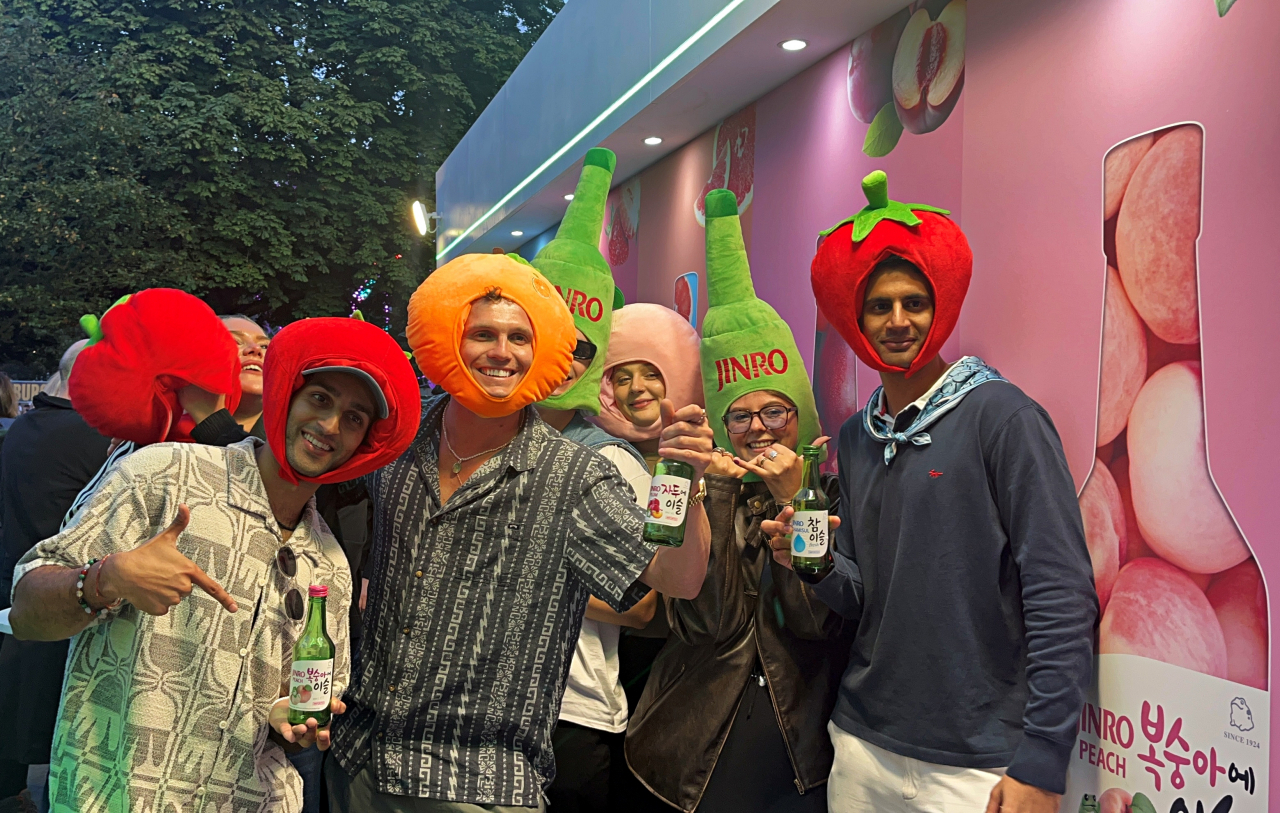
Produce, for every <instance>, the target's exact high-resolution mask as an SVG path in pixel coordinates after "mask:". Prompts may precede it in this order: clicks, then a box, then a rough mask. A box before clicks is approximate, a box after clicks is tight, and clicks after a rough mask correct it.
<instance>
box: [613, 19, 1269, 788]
mask: <svg viewBox="0 0 1280 813" xmlns="http://www.w3.org/2000/svg"><path fill="white" fill-rule="evenodd" d="M1277 31H1280V6H1278V5H1277V4H1275V3H1274V2H1270V0H1239V2H1237V3H1236V4H1235V6H1234V7H1233V8H1232V9H1231V11H1230V12H1229V13H1228V14H1227V15H1226V16H1225V17H1222V18H1219V16H1218V14H1217V12H1216V9H1215V5H1214V3H1213V2H1212V0H1040V1H1039V2H1035V3H1027V2H1022V0H972V2H971V3H970V4H969V10H968V31H967V46H966V48H967V55H966V68H965V70H966V74H965V89H964V91H963V95H962V96H961V100H960V103H959V106H957V108H956V109H955V111H954V112H953V113H952V114H951V116H950V118H949V119H948V120H947V121H946V122H945V123H944V124H943V125H942V126H941V127H940V128H939V129H938V130H936V131H935V132H932V133H929V134H926V135H910V134H906V135H904V136H903V137H902V140H901V142H900V143H899V144H898V146H897V147H896V148H895V149H894V150H893V151H892V152H891V153H889V154H888V155H887V156H885V157H883V158H870V157H868V156H867V155H865V154H864V153H863V151H862V143H863V138H864V136H865V134H866V132H867V125H866V124H863V123H862V122H859V121H858V120H857V119H855V118H854V116H853V115H852V114H851V112H850V108H849V104H848V101H847V94H846V75H847V66H848V49H846V48H842V49H840V50H839V51H837V52H836V53H834V54H832V55H831V56H830V57H828V58H826V59H824V60H823V61H821V62H819V63H818V64H817V65H815V66H814V67H813V68H811V69H810V70H808V71H807V72H805V73H804V74H801V75H800V76H798V77H796V78H795V79H793V80H791V81H790V82H788V83H787V84H785V85H784V86H782V87H780V88H778V89H776V90H775V91H773V92H772V93H770V94H768V95H766V96H764V97H762V98H761V99H759V100H758V101H757V102H756V133H755V139H756V140H755V155H754V160H755V185H754V197H753V201H752V203H751V205H750V208H749V209H748V210H747V212H746V213H745V216H744V219H745V220H746V221H747V223H748V235H749V236H748V241H749V253H750V258H751V263H752V269H753V274H754V277H755V283H756V289H757V292H758V293H759V295H760V296H761V297H762V298H764V299H765V300H767V301H769V302H770V303H771V304H773V305H774V307H775V308H777V310H778V311H779V313H780V314H782V316H783V317H784V318H785V319H786V320H787V321H788V322H789V323H790V324H791V326H792V329H793V331H794V333H795V334H796V338H797V342H798V344H799V346H800V348H801V351H802V353H804V354H805V362H806V365H807V366H808V367H809V369H810V370H812V369H813V357H812V348H813V345H812V337H813V335H814V330H815V325H816V322H817V314H816V309H815V304H814V300H813V296H812V293H811V291H810V288H809V282H808V279H809V270H808V269H809V262H810V260H811V258H812V256H813V252H814V245H815V239H816V236H817V234H818V232H819V231H820V230H822V229H824V228H826V227H828V226H830V225H832V224H833V223H835V222H836V221H838V220H840V219H842V218H844V217H846V216H848V215H851V214H852V213H854V212H855V211H856V210H857V209H859V208H861V206H862V205H863V204H864V199H863V196H862V193H861V190H860V187H859V181H860V179H861V178H862V177H863V176H864V175H865V174H866V173H868V172H870V171H871V170H873V169H884V170H885V171H886V172H887V173H888V176H889V182H890V195H891V197H893V198H895V199H898V200H905V201H914V202H924V203H931V204H934V205H938V206H942V207H946V208H948V209H951V210H952V217H953V218H956V219H957V220H958V221H959V222H960V223H961V225H962V227H963V228H964V230H965V232H966V233H967V234H968V237H969V240H970V242H971V244H972V246H973V249H974V255H975V269H974V278H973V284H972V287H971V288H970V291H969V295H968V299H967V302H966V305H965V310H964V312H963V315H962V317H961V322H960V325H959V327H958V329H957V331H956V334H955V335H954V336H953V338H952V340H951V341H950V342H949V343H948V346H947V348H946V350H945V351H944V355H945V356H947V357H948V358H954V357H956V356H958V355H960V354H967V353H973V354H977V355H980V356H982V357H983V358H985V359H986V360H988V361H989V362H991V363H992V364H993V365H994V366H996V367H997V368H998V369H1000V370H1001V371H1002V372H1003V373H1004V374H1005V375H1007V376H1008V377H1009V378H1010V379H1011V380H1012V381H1014V382H1015V383H1016V384H1018V385H1019V386H1020V387H1022V388H1023V389H1024V390H1026V391H1027V392H1028V393H1029V394H1030V395H1031V396H1032V397H1033V398H1035V399H1036V400H1038V401H1039V402H1040V403H1042V404H1043V405H1044V406H1045V407H1046V408H1047V409H1048V411H1049V413H1050V414H1051V415H1052V417H1053V419H1054V421H1055V423H1056V424H1057V427H1058V430H1059V432H1060V434H1061V436H1062V439H1063V444H1064V447H1065V449H1066V452H1067V457H1068V461H1069V463H1070V466H1071V469H1072V473H1073V475H1074V478H1075V481H1076V484H1077V486H1080V485H1082V484H1083V482H1084V480H1085V478H1086V477H1087V476H1088V474H1089V471H1090V467H1091V465H1092V462H1093V459H1094V438H1095V419H1096V414H1097V403H1098V401H1097V392H1098V375H1099V343H1100V334H1101V320H1102V304H1103V291H1104V281H1105V267H1106V266H1105V260H1104V255H1103V247H1102V239H1103V238H1102V220H1101V217H1100V211H1101V199H1102V158H1103V156H1104V155H1105V154H1106V152H1107V151H1108V149H1110V148H1111V147H1112V146H1113V145H1115V144H1117V143H1119V142H1121V141H1125V140H1126V139H1129V138H1131V137H1133V136H1135V135H1137V134H1139V133H1142V132H1144V131H1148V130H1153V129H1156V128H1160V127H1165V126H1168V125H1170V124H1174V123H1177V122H1186V121H1194V122H1199V123H1200V124H1202V125H1203V127H1204V131H1205V138H1204V145H1205V152H1204V192H1203V225H1202V231H1201V236H1200V241H1199V275H1200V277H1199V280H1200V308H1201V329H1202V332H1201V341H1202V348H1203V362H1204V389H1205V402H1206V424H1207V437H1208V449H1209V452H1208V453H1209V459H1210V464H1211V468H1212V471H1213V474H1214V477H1215V480H1216V482H1217V484H1218V486H1219V487H1220V489H1221V492H1222V494H1223V496H1224V498H1225V499H1226V501H1227V503H1228V504H1229V506H1230V508H1231V510H1232V512H1233V513H1234V516H1235V517H1236V519H1237V520H1238V522H1239V525H1240V527H1241V530H1242V531H1243V532H1244V535H1245V536H1246V538H1247V539H1248V540H1249V542H1250V544H1251V546H1252V548H1253V550H1254V552H1255V554H1256V556H1257V559H1258V562H1259V564H1260V566H1261V567H1262V570H1263V573H1264V575H1265V574H1269V573H1273V572H1276V570H1277V568H1280V549H1278V546H1277V544H1276V535H1275V533H1274V531H1273V529H1274V528H1275V527H1277V525H1280V501H1277V500H1276V499H1275V496H1274V495H1275V493H1276V490H1277V485H1278V484H1280V476H1278V475H1277V474H1276V473H1275V471H1276V468H1275V461H1276V460H1277V459H1280V430H1277V429H1276V427H1275V418H1276V416H1277V415H1278V414H1280V410H1278V408H1277V406H1276V405H1277V403H1278V402H1280V376H1277V375H1276V374H1275V373H1274V372H1273V371H1272V369H1271V365H1270V364H1268V363H1267V362H1268V360H1269V353H1270V352H1271V350H1272V348H1274V347H1277V346H1280V318H1277V316H1276V313H1275V307H1276V305H1275V303H1277V302H1278V301H1280V241H1278V240H1277V239H1276V238H1275V237H1274V234H1275V233H1276V231H1277V227H1276V225H1275V224H1274V222H1273V221H1274V219H1275V217H1276V214H1277V213H1278V212H1280V160H1278V159H1277V155H1276V142H1277V134H1280V104H1278V103H1277V102H1276V97H1275V90H1276V88H1277V87H1280V57H1278V56H1277V53H1278V52H1277V50H1276V48H1275V43H1274V38H1275V33H1276V32H1277ZM712 149H713V136H712V134H711V133H707V134H704V135H703V136H702V137H700V138H698V139H696V140H695V141H693V142H691V143H690V144H688V145H686V146H685V147H684V148H682V149H681V150H679V151H677V152H675V153H674V154H672V155H670V156H668V157H667V158H666V159H664V161H662V162H660V163H659V164H657V165H655V166H654V167H651V168H650V169H648V170H646V171H645V172H644V173H642V174H641V184H642V188H643V194H642V205H641V211H642V215H641V227H640V233H639V238H638V239H639V266H638V269H637V270H636V272H635V282H634V283H631V282H630V280H628V285H629V286H630V284H634V286H635V291H636V295H637V297H638V299H640V300H642V301H651V302H657V303H659V304H664V305H668V306H670V305H671V304H672V286H673V283H674V280H675V278H676V277H677V276H679V275H680V274H681V273H684V272H687V271H698V272H699V274H700V276H705V275H704V273H703V272H704V249H703V244H702V240H703V232H702V229H701V227H700V226H699V225H698V223H697V222H696V220H695V218H694V217H693V215H692V210H691V208H690V202H691V199H692V198H693V197H696V195H697V194H698V193H699V191H700V190H701V189H702V188H703V185H704V184H705V183H706V179H707V177H708V175H709V172H710V169H711V153H712ZM699 300H700V303H699V304H700V308H699V309H700V310H705V308H706V290H705V279H703V282H702V292H701V296H700V297H699ZM857 366H858V368H859V370H858V374H857V385H858V386H857V392H858V399H859V401H860V402H861V401H865V399H866V398H867V396H869V395H870V393H871V391H872V389H873V388H874V387H875V386H876V385H877V384H878V379H877V377H876V376H875V375H874V374H873V373H872V372H871V371H870V370H869V369H867V368H865V367H863V366H862V365H861V364H859V365H857ZM837 428H838V427H835V426H828V427H825V429H826V430H827V431H828V432H831V433H833V434H834V433H835V430H836V429H837ZM1273 584H1274V581H1273ZM1270 597H1271V598H1270V600H1271V601H1272V602H1274V601H1275V600H1276V591H1275V590H1271V591H1270ZM1271 658H1272V666H1271V668H1272V674H1274V673H1275V669H1276V667H1277V666H1280V658H1277V655H1276V652H1275V648H1274V647H1273V648H1272V654H1271ZM1272 719H1273V722H1274V721H1275V720H1276V719H1277V716H1276V713H1275V712H1273V717H1272ZM1277 757H1280V751H1278V752H1277V753H1276V754H1273V755H1272V757H1271V767H1272V771H1271V774H1272V776H1277V775H1280V772H1277V771H1276V770H1275V769H1276V768H1277V767H1280V759H1277ZM1271 799H1272V800H1273V802H1274V804H1275V807H1276V808H1277V809H1280V783H1273V784H1272V790H1271Z"/></svg>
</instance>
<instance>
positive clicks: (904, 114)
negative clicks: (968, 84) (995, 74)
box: [893, 0, 967, 133]
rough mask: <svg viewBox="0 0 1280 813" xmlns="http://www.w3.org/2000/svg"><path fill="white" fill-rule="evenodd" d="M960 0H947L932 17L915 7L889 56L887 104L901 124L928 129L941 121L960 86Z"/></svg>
mask: <svg viewBox="0 0 1280 813" xmlns="http://www.w3.org/2000/svg"><path fill="white" fill-rule="evenodd" d="M966 15H967V6H966V0H951V2H949V3H947V5H946V6H945V7H944V8H943V9H942V11H941V12H939V14H938V16H937V19H932V18H931V17H930V14H929V9H928V8H919V9H917V10H916V11H915V12H914V13H913V14H912V15H911V18H910V19H909V20H907V25H906V27H905V28H904V29H903V31H902V36H901V38H900V39H899V40H898V49H897V51H896V52H895V53H894V56H893V104H894V107H895V109H896V110H897V111H898V119H899V120H900V121H901V122H902V126H903V127H904V128H905V129H906V130H907V131H908V132H912V133H929V132H932V131H934V130H936V129H938V127H940V126H941V125H942V123H943V122H944V121H946V120H947V116H949V115H951V110H952V109H953V108H954V107H955V106H956V102H957V101H958V100H959V98H960V91H961V90H962V89H963V88H964V41H965V17H966Z"/></svg>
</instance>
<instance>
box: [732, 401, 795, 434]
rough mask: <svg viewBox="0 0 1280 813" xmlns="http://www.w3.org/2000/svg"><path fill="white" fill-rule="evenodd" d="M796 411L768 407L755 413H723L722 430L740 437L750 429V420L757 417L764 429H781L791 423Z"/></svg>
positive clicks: (747, 411)
mask: <svg viewBox="0 0 1280 813" xmlns="http://www.w3.org/2000/svg"><path fill="white" fill-rule="evenodd" d="M796 411H797V409H796V408H795V407H784V406H769V407H765V408H764V409H759V410H756V411H755V412H751V411H749V410H745V409H735V410H733V411H732V412H726V413H725V416H724V428H725V429H727V430H729V434H731V435H741V434H744V433H746V432H747V431H748V430H749V429H751V421H752V419H753V418H756V417H758V418H760V423H761V424H763V425H764V428H765V429H781V428H782V427H784V426H786V425H787V424H788V423H790V422H791V414H792V413H793V412H796Z"/></svg>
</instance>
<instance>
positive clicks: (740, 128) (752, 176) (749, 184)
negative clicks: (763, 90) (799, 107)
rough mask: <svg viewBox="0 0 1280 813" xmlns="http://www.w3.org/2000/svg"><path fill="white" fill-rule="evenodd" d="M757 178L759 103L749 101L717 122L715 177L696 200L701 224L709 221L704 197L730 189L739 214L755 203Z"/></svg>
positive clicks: (694, 207) (713, 159) (712, 170)
mask: <svg viewBox="0 0 1280 813" xmlns="http://www.w3.org/2000/svg"><path fill="white" fill-rule="evenodd" d="M755 182H756V106H755V105H754V104H752V105H748V106H746V107H744V108H742V109H741V110H739V111H738V112H737V113H734V114H733V115H732V116H730V117H729V118H727V119H725V120H724V121H722V122H720V123H719V124H718V125H716V140H715V145H714V146H713V147H712V152H711V177H710V178H708V179H707V183H706V185H705V186H703V187H702V191H701V192H700V193H698V199H697V200H695V201H694V202H693V213H694V216H695V217H697V218H698V224H699V225H701V226H704V227H705V226H706V225H707V214H706V210H705V209H704V208H703V206H704V204H703V201H704V200H705V198H706V197H707V193H708V192H710V191H711V190H713V189H728V190H730V191H732V192H733V195H734V197H736V198H737V199H738V214H742V213H743V212H745V211H746V210H747V207H748V206H750V205H751V197H752V195H753V194H754V191H755Z"/></svg>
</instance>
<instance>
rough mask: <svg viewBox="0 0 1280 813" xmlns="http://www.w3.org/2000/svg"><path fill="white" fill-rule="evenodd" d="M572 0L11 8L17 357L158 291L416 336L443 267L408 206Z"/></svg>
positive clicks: (55, 345) (3, 252)
mask: <svg viewBox="0 0 1280 813" xmlns="http://www.w3.org/2000/svg"><path fill="white" fill-rule="evenodd" d="M561 2H562V0H398V1H397V2H395V3H390V2H384V1H383V0H309V1H308V2H296V0H288V1H287V0H254V2H253V3H248V2H243V0H231V1H230V2H217V1H216V0H214V2H206V0H197V1H196V2H190V1H189V0H156V1H155V2H152V1H150V0H149V2H147V3H145V4H138V3H134V2H130V0H13V2H10V3H8V4H6V5H5V6H3V7H2V8H0V364H5V365H6V366H9V367H11V368H16V367H18V366H26V367H29V368H33V369H43V370H50V369H52V367H53V365H54V364H56V360H57V358H58V356H59V354H60V353H61V351H62V348H63V347H64V346H65V345H66V344H67V343H69V342H70V341H72V340H74V339H75V338H77V337H78V336H77V329H76V327H75V325H76V318H78V317H79V316H80V315H81V314H82V313H86V312H101V311H102V310H103V309H104V308H105V307H106V306H108V305H109V304H110V303H111V302H113V301H115V299H116V298H117V297H119V296H120V295H122V294H125V293H129V292H130V291H134V290H137V289H139V288H143V287H149V286H155V285H171V286H175V287H180V288H183V289H185V290H188V291H191V292H192V293H195V294H197V295H200V296H202V297H204V298H205V300H206V301H208V302H209V303H210V304H211V305H212V306H213V307H214V308H215V310H218V311H220V312H227V311H242V312H246V313H249V314H251V315H253V316H256V317H258V318H260V319H262V320H263V321H265V322H267V323H269V324H272V325H281V324H285V323H287V322H289V321H292V320H294V319H297V318H302V317H306V316H318V315H338V314H346V313H350V311H351V309H352V308H353V307H354V306H356V305H359V306H360V307H361V308H362V309H363V311H364V313H365V314H366V316H367V317H368V318H370V319H371V320H373V321H375V322H377V323H382V324H385V325H386V326H387V327H389V329H391V330H392V332H393V335H398V334H399V333H400V331H401V330H402V328H403V322H404V303H405V302H406V301H407V298H408V295H409V293H411V292H412V290H413V289H414V288H415V287H416V286H417V284H418V283H419V282H420V281H421V280H422V278H423V277H424V276H425V275H426V273H427V272H428V271H429V269H430V267H431V262H432V251H431V250H430V249H431V246H430V245H423V243H422V241H421V239H420V238H419V237H418V235H417V233H416V231H415V230H414V229H413V225H412V220H411V218H410V217H409V204H410V202H411V201H412V200H414V199H421V200H423V201H424V203H426V204H427V205H428V207H431V204H432V199H433V197H434V188H433V181H434V173H435V170H436V168H437V167H438V166H439V164H440V162H441V161H442V160H443V159H444V158H445V156H446V155H447V154H448V153H449V151H450V150H451V149H452V148H453V146H454V144H456V143H457V141H458V139H460V138H461V137H462V135H463V134H464V133H465V132H466V130H467V128H468V127H469V126H470V125H471V122H472V121H474V119H475V117H476V115H478V114H479V112H480V111H481V110H482V109H483V107H484V105H485V104H487V102H488V100H489V99H490V98H492V96H493V95H494V94H495V93H496V92H497V90H498V89H499V88H500V87H501V86H502V83H503V82H505V81H506V78H507V76H508V75H509V74H510V72H511V71H512V70H514V68H515V66H516V65H517V64H519V62H520V60H521V59H522V58H523V56H524V54H525V52H526V51H527V50H528V48H529V46H531V45H532V43H533V42H534V40H536V39H537V37H538V35H539V34H540V33H541V32H542V30H543V29H544V28H545V27H546V25H547V24H548V23H549V22H550V20H551V19H552V17H553V16H554V14H555V12H556V11H557V10H558V9H559V7H560V5H561ZM19 372H21V370H19Z"/></svg>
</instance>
